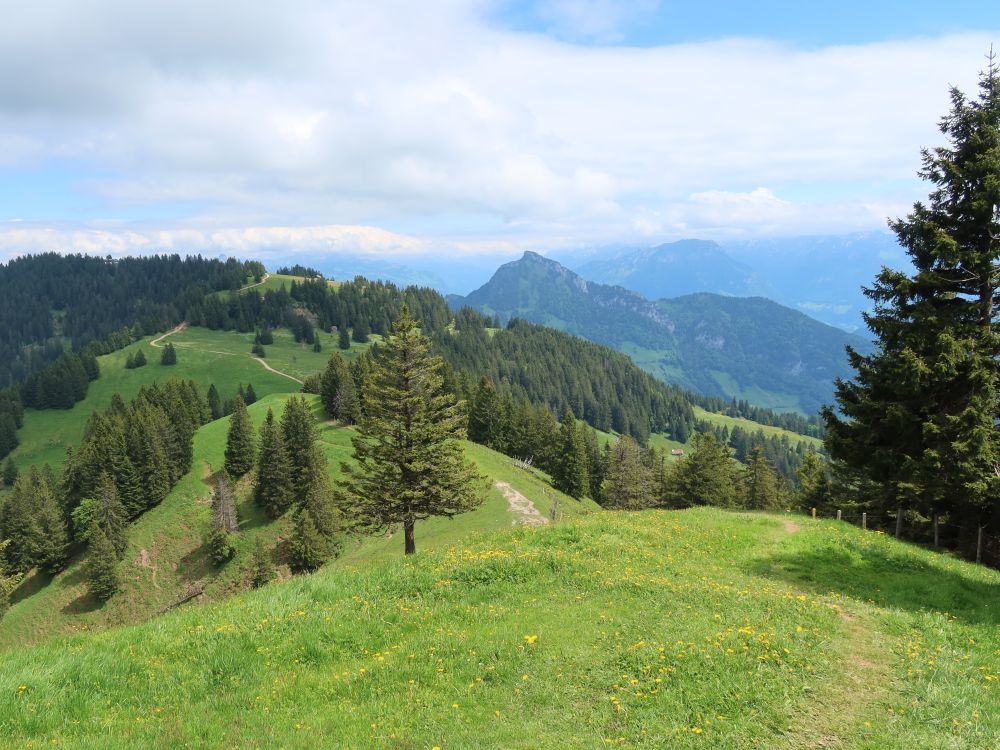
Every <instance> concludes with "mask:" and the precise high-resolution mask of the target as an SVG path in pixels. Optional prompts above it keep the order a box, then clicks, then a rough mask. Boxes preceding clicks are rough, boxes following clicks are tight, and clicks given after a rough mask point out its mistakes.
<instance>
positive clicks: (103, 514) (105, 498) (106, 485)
mask: <svg viewBox="0 0 1000 750" xmlns="http://www.w3.org/2000/svg"><path fill="white" fill-rule="evenodd" d="M96 495H97V496H96V497H95V498H94V500H95V506H94V510H95V515H94V521H96V522H97V524H98V525H99V526H100V527H101V529H103V530H104V534H105V535H106V536H107V537H108V541H109V542H111V546H112V547H114V549H115V557H117V558H118V559H119V560H121V559H123V558H124V557H125V550H126V549H127V547H128V532H127V528H128V514H127V513H126V512H125V507H124V505H122V502H121V500H120V499H119V497H118V488H117V486H115V482H114V479H113V478H112V477H111V475H110V474H108V473H107V472H103V473H102V474H101V477H100V479H99V480H98V482H97V493H96Z"/></svg>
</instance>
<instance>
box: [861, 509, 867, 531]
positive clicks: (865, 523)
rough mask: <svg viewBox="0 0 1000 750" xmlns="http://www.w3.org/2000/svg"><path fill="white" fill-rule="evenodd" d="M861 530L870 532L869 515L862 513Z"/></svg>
mask: <svg viewBox="0 0 1000 750" xmlns="http://www.w3.org/2000/svg"><path fill="white" fill-rule="evenodd" d="M861 528H862V529H864V530H865V531H867V530H868V514H867V513H862V514H861Z"/></svg>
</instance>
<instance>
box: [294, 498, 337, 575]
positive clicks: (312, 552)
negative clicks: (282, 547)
mask: <svg viewBox="0 0 1000 750" xmlns="http://www.w3.org/2000/svg"><path fill="white" fill-rule="evenodd" d="M328 547H329V545H328V542H327V540H326V539H325V538H324V537H323V535H322V534H320V532H319V529H317V528H316V522H315V521H314V520H313V517H312V513H310V512H309V510H308V508H299V509H298V510H297V511H296V512H295V528H294V530H293V531H292V536H291V538H290V539H289V540H288V551H289V559H288V564H289V567H291V569H292V570H293V571H294V572H296V573H311V572H313V571H314V570H318V569H319V567H320V566H321V565H322V564H323V563H325V562H326V561H327V560H328V559H329V557H330V553H329V549H328Z"/></svg>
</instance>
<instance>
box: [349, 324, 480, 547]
mask: <svg viewBox="0 0 1000 750" xmlns="http://www.w3.org/2000/svg"><path fill="white" fill-rule="evenodd" d="M429 348H430V343H429V341H428V340H427V338H426V337H425V336H424V335H422V334H421V333H420V331H419V330H418V328H417V324H416V322H415V321H414V320H413V318H412V317H411V316H410V311H409V308H408V307H407V306H406V305H403V308H402V311H401V312H400V315H399V318H398V319H397V320H396V322H395V323H394V325H393V334H392V336H391V337H390V338H389V340H388V341H387V342H386V343H385V345H384V346H382V347H380V349H379V353H378V356H377V357H375V359H374V362H373V364H372V371H371V374H370V379H369V382H368V383H366V387H365V388H364V391H363V392H364V416H363V417H362V419H361V422H360V425H359V429H358V434H357V435H356V436H355V437H354V439H353V444H354V457H355V459H356V461H357V465H356V466H351V465H348V464H343V465H342V468H343V471H344V474H345V480H344V482H343V483H342V487H343V489H344V501H345V504H346V505H347V506H348V507H347V508H346V510H347V511H348V513H349V514H350V515H351V516H352V517H354V519H356V522H357V523H358V525H359V526H362V527H366V528H368V529H372V530H381V529H386V528H391V527H395V526H398V525H402V527H403V535H404V549H405V552H406V554H408V555H409V554H413V553H414V552H415V551H416V543H415V540H414V525H415V523H416V522H417V521H418V520H421V519H424V518H430V517H431V516H447V517H451V516H454V515H456V514H458V513H463V512H465V511H468V510H472V509H473V508H475V507H477V506H478V505H479V504H480V503H482V500H483V488H482V480H481V478H480V477H479V475H478V474H477V473H476V471H475V469H474V468H473V467H472V465H471V464H469V463H468V462H467V461H466V460H465V457H464V454H463V449H462V443H461V439H462V438H463V437H465V429H464V421H465V420H464V415H463V414H462V410H461V408H460V404H459V403H458V400H457V399H456V398H455V396H454V395H453V394H452V393H449V392H447V391H446V390H445V388H444V379H443V375H442V369H443V363H442V361H441V359H440V358H438V357H434V356H431V354H430V352H429Z"/></svg>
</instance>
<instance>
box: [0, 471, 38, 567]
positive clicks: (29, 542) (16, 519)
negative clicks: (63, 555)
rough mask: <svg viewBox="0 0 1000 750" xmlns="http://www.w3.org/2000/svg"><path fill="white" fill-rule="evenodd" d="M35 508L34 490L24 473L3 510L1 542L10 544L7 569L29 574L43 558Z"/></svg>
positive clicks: (0, 526) (4, 502)
mask: <svg viewBox="0 0 1000 750" xmlns="http://www.w3.org/2000/svg"><path fill="white" fill-rule="evenodd" d="M35 509H36V506H35V502H34V487H33V486H32V484H31V480H30V478H29V476H28V474H27V473H26V472H22V473H21V475H20V476H19V477H18V478H17V481H15V482H14V486H13V488H12V489H11V491H10V492H9V493H8V494H7V497H6V498H5V499H4V501H3V506H2V507H0V539H5V540H7V541H8V542H9V544H8V545H7V548H6V549H5V550H4V555H5V557H6V567H7V569H8V570H12V571H14V572H17V573H27V572H28V571H29V570H31V569H32V568H33V567H35V565H36V564H37V563H38V561H39V559H40V556H41V546H42V540H41V535H42V530H41V527H40V525H39V522H38V518H37V515H36V513H35Z"/></svg>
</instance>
